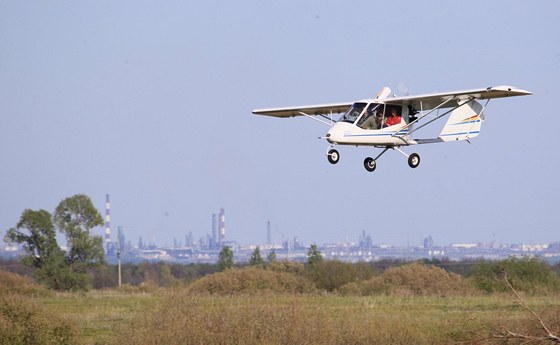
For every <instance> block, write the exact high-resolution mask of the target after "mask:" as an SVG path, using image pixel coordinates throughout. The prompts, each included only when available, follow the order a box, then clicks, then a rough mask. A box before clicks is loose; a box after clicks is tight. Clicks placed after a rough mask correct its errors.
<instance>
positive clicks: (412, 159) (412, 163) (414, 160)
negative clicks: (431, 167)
mask: <svg viewBox="0 0 560 345" xmlns="http://www.w3.org/2000/svg"><path fill="white" fill-rule="evenodd" d="M418 165H420V156H419V155H418V154H417V153H413V154H411V155H410V156H408V166H409V167H411V168H412V169H414V168H416V167H418Z"/></svg>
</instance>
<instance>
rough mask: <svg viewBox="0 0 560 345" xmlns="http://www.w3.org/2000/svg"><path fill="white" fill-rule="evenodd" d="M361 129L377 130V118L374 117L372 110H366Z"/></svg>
mask: <svg viewBox="0 0 560 345" xmlns="http://www.w3.org/2000/svg"><path fill="white" fill-rule="evenodd" d="M361 127H362V128H363V129H375V116H373V112H372V111H371V109H368V110H366V113H365V114H364V117H363V119H362V124H361Z"/></svg>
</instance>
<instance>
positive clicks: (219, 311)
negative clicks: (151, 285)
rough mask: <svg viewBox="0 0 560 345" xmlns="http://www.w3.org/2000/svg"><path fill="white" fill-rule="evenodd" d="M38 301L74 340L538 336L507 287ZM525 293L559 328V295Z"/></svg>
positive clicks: (71, 296) (427, 340)
mask: <svg viewBox="0 0 560 345" xmlns="http://www.w3.org/2000/svg"><path fill="white" fill-rule="evenodd" d="M38 302H39V304H41V305H43V306H44V308H45V309H46V311H48V312H52V313H53V314H56V315H64V316H65V317H67V318H69V319H71V320H73V322H74V324H75V326H76V328H77V329H78V330H79V337H78V338H79V343H80V344H125V343H130V344H296V343H297V344H437V343H441V344H447V343H452V342H462V341H472V340H475V339H477V338H481V337H483V336H485V335H488V334H489V333H488V332H487V331H486V330H484V329H483V327H482V326H481V324H484V325H487V326H490V327H493V328H496V329H502V328H507V329H509V330H512V331H516V332H526V333H531V334H534V335H543V334H542V332H541V333H540V330H539V327H538V324H537V322H536V321H534V320H533V319H532V318H531V316H530V314H529V313H528V312H527V311H526V310H524V309H523V308H522V307H520V306H519V305H518V304H516V303H515V300H514V298H513V297H512V296H510V295H500V296H497V295H493V296H470V297H425V296H424V297H423V296H410V297H397V296H375V297H342V296H334V295H328V296H327V295H325V296H317V295H263V296H230V297H224V296H221V297H220V296H204V295H192V294H188V293H186V292H184V291H180V290H179V291H177V290H166V289H157V290H155V291H152V292H149V293H128V292H119V291H118V290H107V291H91V292H88V293H62V294H53V295H51V296H47V297H41V298H39V301H38ZM526 302H527V303H528V304H529V305H530V306H531V307H532V308H533V309H534V310H535V311H536V312H538V313H539V314H540V315H543V317H544V318H545V321H546V322H548V323H549V324H551V325H552V326H553V327H552V328H554V327H556V331H557V328H558V327H559V326H560V324H559V321H558V320H550V319H547V317H548V318H550V317H552V318H555V317H556V316H558V315H560V314H559V312H558V311H559V310H560V300H559V299H557V298H551V297H527V299H526ZM473 319H477V320H479V322H480V323H477V322H475V321H473ZM473 332H478V333H479V335H475V334H474V333H473ZM476 343H477V344H485V343H491V342H476ZM496 343H497V342H496ZM509 343H515V342H511V341H510V342H509ZM537 343H538V342H537Z"/></svg>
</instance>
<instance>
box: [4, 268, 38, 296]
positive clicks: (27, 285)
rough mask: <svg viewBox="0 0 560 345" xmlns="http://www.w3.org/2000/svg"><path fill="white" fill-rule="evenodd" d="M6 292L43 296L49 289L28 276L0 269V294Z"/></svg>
mask: <svg viewBox="0 0 560 345" xmlns="http://www.w3.org/2000/svg"><path fill="white" fill-rule="evenodd" d="M6 293H16V294H22V295H36V296H45V295H48V294H49V291H48V290H47V289H46V288H44V287H43V286H40V285H38V284H36V283H35V282H34V281H33V279H31V278H30V277H26V276H21V275H19V274H15V273H11V272H7V271H3V270H0V295H4V294H6Z"/></svg>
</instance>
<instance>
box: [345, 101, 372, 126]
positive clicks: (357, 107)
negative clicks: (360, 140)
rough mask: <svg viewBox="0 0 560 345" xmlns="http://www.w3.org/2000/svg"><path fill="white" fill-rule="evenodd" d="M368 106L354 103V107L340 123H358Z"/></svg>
mask: <svg viewBox="0 0 560 345" xmlns="http://www.w3.org/2000/svg"><path fill="white" fill-rule="evenodd" d="M366 105H367V104H366V103H354V105H353V106H352V107H351V108H350V109H348V110H347V111H346V112H345V113H344V115H342V117H341V118H340V120H338V121H343V122H350V123H354V122H356V119H357V118H358V117H359V116H360V114H361V113H362V111H363V110H364V108H365V107H366Z"/></svg>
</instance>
